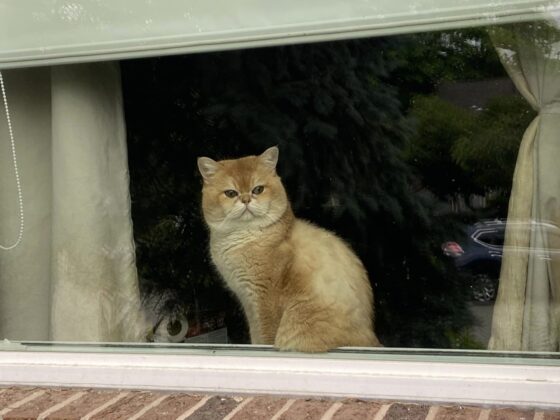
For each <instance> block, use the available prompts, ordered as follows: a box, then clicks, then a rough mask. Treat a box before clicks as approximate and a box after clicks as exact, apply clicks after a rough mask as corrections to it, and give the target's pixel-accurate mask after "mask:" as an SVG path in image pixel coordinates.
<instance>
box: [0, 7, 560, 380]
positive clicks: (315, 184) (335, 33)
mask: <svg viewBox="0 0 560 420" xmlns="http://www.w3.org/2000/svg"><path fill="white" fill-rule="evenodd" d="M331 6H332V7H318V8H316V9H315V8H313V7H312V5H310V6H309V10H307V13H308V16H311V17H314V19H315V20H313V19H312V21H310V22H305V21H303V20H298V19H299V18H296V17H294V16H292V15H291V12H290V9H289V8H286V10H282V11H281V10H277V12H278V13H277V14H273V13H271V12H270V11H265V10H260V9H258V8H254V9H251V13H247V14H241V15H240V14H239V13H236V14H233V16H237V19H238V20H239V21H238V22H236V21H235V19H232V18H231V16H230V15H228V14H227V13H224V14H223V15H222V14H221V13H222V11H221V9H220V12H219V13H218V12H217V13H215V14H212V13H209V11H208V10H206V9H204V8H201V9H200V10H198V9H197V8H196V7H195V8H193V9H192V10H183V9H180V10H179V7H180V5H179V4H174V5H170V6H169V8H168V9H166V10H165V11H162V12H161V13H159V12H157V11H155V10H154V9H152V8H151V6H149V5H143V6H135V7H134V8H132V9H131V10H134V11H135V12H137V13H138V16H140V15H142V13H143V14H144V15H145V16H148V17H150V16H153V19H152V18H147V19H144V20H138V19H139V18H138V17H130V18H129V17H126V14H123V13H124V12H125V10H124V9H123V10H117V11H114V12H115V13H114V14H113V15H111V14H109V15H105V14H104V13H106V12H107V10H105V9H104V8H103V6H99V7H100V9H99V10H96V9H89V8H86V7H85V6H84V5H80V4H79V3H77V4H73V5H67V4H61V5H60V7H58V8H56V9H52V10H41V9H40V8H38V9H37V10H36V11H35V12H34V14H33V19H34V20H35V21H37V22H38V23H37V24H38V25H39V26H42V27H43V26H44V27H45V28H48V29H49V32H48V37H47V39H46V40H45V41H44V42H45V43H47V44H48V45H50V48H48V49H46V50H44V47H40V45H43V44H42V43H40V42H38V41H37V37H36V36H35V37H32V36H29V37H22V38H17V39H15V40H14V41H2V42H5V43H7V44H4V47H2V50H1V51H0V60H2V63H4V65H3V68H4V69H5V70H3V76H4V83H5V87H6V93H7V97H8V107H9V110H10V116H11V122H12V125H13V128H14V130H13V134H14V136H13V137H14V140H15V145H16V149H17V154H15V153H14V154H13V155H12V149H11V145H10V136H9V135H7V133H8V129H7V123H6V121H7V120H6V119H1V122H0V129H1V131H0V132H2V133H4V134H3V135H2V136H1V137H0V140H1V144H0V148H1V149H0V150H1V151H2V153H1V154H0V162H1V164H0V171H2V172H1V178H0V179H1V181H0V196H1V197H3V198H2V200H1V203H2V204H1V205H0V206H1V207H0V215H1V216H0V244H2V245H9V243H10V241H11V238H17V237H18V232H19V228H20V226H21V225H22V224H23V220H22V219H21V217H20V216H21V215H20V211H19V210H20V209H19V207H18V206H19V200H18V183H17V182H16V177H14V165H15V164H16V162H17V164H18V169H19V173H20V177H21V188H22V189H23V215H24V216H25V224H23V226H24V231H23V232H24V236H23V241H22V242H21V244H19V245H18V246H17V247H16V248H14V249H13V250H6V251H2V252H1V253H0V336H1V338H3V339H4V338H5V339H6V340H7V341H6V343H5V349H6V350H7V351H11V350H14V349H16V350H17V349H21V348H27V349H35V350H38V351H41V352H45V351H47V350H49V349H54V350H58V351H67V352H77V353H78V354H79V352H80V351H86V352H87V351H98V352H106V351H108V350H112V351H117V352H125V353H126V352H145V353H147V354H152V355H153V354H154V353H157V354H161V353H165V354H167V353H171V354H176V353H177V352H179V353H181V352H184V354H190V355H197V356H199V357H201V358H204V360H205V363H210V364H211V363H213V362H211V358H210V357H209V356H208V354H209V352H212V351H214V352H218V354H220V355H223V356H225V357H228V356H231V355H232V354H233V355H234V356H235V357H238V358H239V359H238V363H241V364H243V363H250V362H247V360H251V357H253V356H254V357H255V360H258V358H259V356H261V357H265V356H266V357H270V358H273V359H274V358H277V359H278V360H284V359H292V360H296V359H297V360H300V359H298V358H299V357H301V358H303V360H305V361H306V363H307V362H309V363H315V362H312V361H325V360H327V361H329V362H328V363H332V365H331V366H334V364H336V363H339V365H337V366H339V368H340V369H342V370H344V369H349V370H352V369H354V370H353V371H354V372H358V369H361V368H364V369H366V367H364V366H366V365H367V363H366V362H371V361H372V360H373V361H379V360H383V359H385V358H388V359H391V360H403V359H399V357H402V358H404V359H406V360H409V361H410V360H412V361H416V362H418V361H429V362H441V361H445V362H447V363H450V364H456V365H458V366H461V362H460V361H461V360H465V359H461V358H467V359H468V358H469V357H470V358H474V359H468V360H469V361H470V362H471V363H472V362H475V363H486V362H488V361H489V362H488V363H494V364H496V363H497V364H500V363H501V362H503V361H504V360H505V361H508V362H512V363H521V364H523V365H536V366H538V367H539V368H542V367H543V366H550V365H556V364H557V363H558V351H559V348H558V346H559V336H558V323H559V322H560V319H558V317H557V315H558V311H557V306H558V302H557V299H556V295H557V293H556V291H557V287H558V281H559V279H558V273H557V267H556V266H557V261H556V260H557V256H556V252H555V251H554V250H555V249H557V248H558V245H559V244H556V242H555V241H556V239H557V237H558V234H557V230H558V226H559V224H560V220H558V212H557V209H556V208H555V204H554V203H556V202H557V200H558V191H559V189H558V188H557V187H558V185H557V177H556V176H555V175H556V161H555V160H554V157H555V156H557V153H558V152H557V149H558V147H559V146H558V145H557V144H556V143H557V142H556V140H555V139H556V138H557V133H558V130H559V129H560V127H558V118H557V114H558V110H557V102H558V95H559V90H560V88H559V86H560V81H559V80H557V75H558V68H559V66H560V64H559V62H560V61H559V57H558V42H559V37H558V33H559V32H558V22H557V19H556V18H555V17H554V16H555V15H554V13H555V12H556V11H557V8H556V7H555V6H554V5H548V6H549V8H548V9H547V8H546V7H545V5H543V4H541V2H535V4H526V3H517V2H509V3H503V4H500V5H492V6H487V5H486V4H485V2H479V3H477V4H473V5H471V6H472V7H469V8H466V9H460V8H458V7H449V5H447V6H446V7H443V6H445V5H442V6H441V7H438V8H437V9H434V10H431V9H426V11H425V12H415V11H411V10H410V8H408V7H405V6H403V5H402V4H400V3H398V2H397V3H395V4H394V5H388V6H387V7H389V8H394V10H393V9H390V10H385V11H384V12H381V11H377V10H375V11H373V12H371V11H370V12H368V13H367V16H368V18H367V19H362V20H360V19H359V17H360V16H363V12H364V10H362V9H361V8H360V7H358V6H355V8H354V9H352V8H351V7H348V8H346V7H343V5H337V4H335V3H333V4H332V5H331ZM370 6H372V5H370ZM418 6H419V7H420V6H422V4H418ZM424 6H425V5H424ZM96 7H97V6H96ZM144 7H145V8H146V9H142V8H144ZM201 7H202V6H201ZM228 7H232V6H228ZM294 7H295V6H294ZM302 7H303V6H302ZM403 7H404V8H403ZM228 10H229V9H228ZM224 11H225V10H224ZM404 11H406V13H405V12H404ZM9 12H10V13H12V14H14V15H13V16H12V17H13V18H14V22H17V19H25V17H22V15H19V14H18V13H19V12H17V13H16V11H15V10H11V11H10V10H9ZM230 12H231V10H230ZM337 14H338V15H340V19H336V17H337ZM485 14H490V16H492V17H493V18H495V21H492V20H490V21H489V20H484V16H485ZM8 15H9V14H8ZM144 15H143V16H144ZM263 16H266V18H267V19H269V20H266V19H264V18H263ZM16 18H17V19H16ZM119 19H120V20H119ZM135 19H136V20H135ZM263 19H264V20H263ZM140 21H141V22H142V25H140V26H138V25H136V26H135V25H133V24H132V23H133V22H136V23H138V22H140ZM115 22H120V23H121V24H122V25H123V26H122V28H123V30H122V32H120V33H119V32H114V31H109V30H108V28H109V29H110V28H113V29H114V28H116V27H119V26H116V24H115ZM185 22H188V24H187V23H185ZM263 22H265V23H263ZM360 22H362V23H360ZM125 23H126V25H125ZM490 23H491V24H492V25H489V24H490ZM14 24H15V23H13V24H12V23H11V25H14ZM182 24H185V25H186V29H185V27H184V26H181V25H182ZM127 25H128V26H127ZM197 25H198V26H197ZM235 25H238V26H235ZM11 28H12V30H16V29H17V28H15V27H13V26H11ZM64 28H73V29H74V34H75V39H74V41H72V42H73V43H69V42H68V41H64V42H63V41H61V39H62V38H61V36H62V32H61V30H62V29H64ZM159 31H163V32H159ZM161 33H164V34H165V35H166V37H164V36H159V35H160V34H161ZM142 34H146V37H144V38H142V37H141V35H142ZM290 34H292V35H293V36H292V35H290ZM88 37H92V38H91V39H92V40H93V42H91V43H89V44H83V43H82V42H85V40H87V39H88ZM303 41H321V42H313V43H307V42H303ZM10 42H11V44H10ZM239 47H243V48H242V49H235V50H233V51H229V50H231V49H232V48H239ZM255 47H265V48H255ZM40 48H43V51H42V54H39V53H38V51H39V50H40ZM226 50H228V51H226ZM194 52H196V53H197V54H193V53H194ZM186 53H188V54H186ZM139 57H141V58H139ZM99 59H103V60H105V61H100V62H95V63H89V61H91V60H99ZM109 59H111V61H107V60H109ZM117 60H118V61H117ZM65 61H68V62H71V63H72V64H65V65H60V66H54V65H52V66H49V67H47V66H43V67H34V68H27V67H26V66H28V65H30V64H31V65H33V66H36V65H37V64H49V65H51V64H62V63H64V62H65ZM8 68H10V69H8ZM274 146H277V147H278V149H279V157H278V163H277V166H276V158H275V156H276V155H275V154H274V153H275V152H272V153H273V154H274V159H272V158H269V157H267V156H268V155H266V154H265V155H263V156H262V159H263V160H264V161H266V159H269V160H271V159H272V160H274V166H275V167H276V169H277V171H278V173H279V174H280V176H281V177H282V182H283V185H284V186H285V188H286V191H287V196H288V198H289V202H290V205H291V208H292V209H293V211H294V213H295V215H296V217H298V218H302V219H306V220H309V221H311V222H313V223H314V224H316V225H317V226H320V227H322V228H324V229H328V230H329V231H331V232H334V233H335V234H336V235H337V236H338V237H340V238H341V239H343V240H344V241H345V242H346V243H347V244H348V245H349V247H350V248H351V249H352V253H355V255H356V256H357V257H358V258H359V260H360V261H361V262H362V263H363V265H364V267H365V269H366V270H367V273H368V278H369V280H368V281H369V283H368V287H369V285H371V288H372V289H373V297H374V313H375V318H374V320H375V322H374V323H375V333H376V335H377V337H378V338H379V340H380V342H381V343H383V345H384V346H385V347H384V348H375V347H370V346H365V345H355V346H351V348H343V349H338V350H336V349H335V350H333V351H332V352H331V353H327V354H318V355H317V354H316V355H298V354H286V353H278V352H276V351H274V350H272V349H271V348H268V347H259V346H256V347H253V348H250V346H249V344H250V342H251V338H253V341H255V337H258V340H257V341H256V343H257V344H262V343H272V342H271V341H270V339H266V338H264V337H263V336H264V334H260V335H259V333H258V332H255V331H256V330H255V327H254V325H257V326H258V325H262V324H259V322H261V323H262V321H254V320H253V321H254V322H256V324H251V326H250V327H251V328H249V326H248V325H247V322H246V321H247V318H251V316H250V311H251V310H253V309H251V308H252V306H251V305H253V303H252V302H251V301H250V299H251V297H247V296H244V295H242V292H239V290H238V291H237V294H238V295H240V298H239V299H240V300H241V301H242V303H243V305H240V304H239V299H238V298H236V297H235V296H234V294H232V293H231V292H230V291H228V289H227V288H226V287H225V285H224V281H223V279H222V278H221V277H224V276H226V277H227V275H228V271H227V270H230V271H232V272H233V271H235V270H233V269H231V268H228V267H225V268H224V267H220V262H219V261H217V260H216V256H214V257H211V256H210V255H209V253H208V247H209V245H208V241H209V231H210V232H211V231H212V226H210V229H209V228H208V226H207V224H206V222H208V220H209V219H208V217H207V216H206V222H205V217H204V216H203V212H202V210H201V187H202V182H203V181H202V178H203V177H204V175H205V173H204V166H203V167H201V166H200V165H197V159H196V158H197V157H200V156H206V157H209V158H211V159H214V160H216V161H219V160H221V159H224V158H239V157H242V156H247V155H259V154H261V153H263V152H264V153H266V152H265V151H266V150H268V151H270V150H271V149H270V148H271V147H274ZM16 158H17V159H16ZM214 160H207V161H205V162H206V163H207V164H209V165H214V164H216V162H214ZM208 162H210V163H208ZM211 162H214V163H211ZM200 172H202V174H201V173H200ZM129 181H130V182H129ZM129 185H130V188H129ZM224 188H225V187H224ZM224 188H223V189H224ZM268 188H269V185H268V184H263V185H261V184H259V185H256V184H255V185H252V184H251V188H249V190H248V192H246V191H242V190H241V188H240V187H239V188H238V186H236V185H233V186H231V187H227V188H225V189H224V191H220V193H223V197H222V200H242V199H243V197H242V195H243V194H246V195H247V196H251V197H252V198H251V199H252V200H257V196H259V195H260V194H261V193H263V192H265V195H266V193H267V191H268ZM224 202H226V201H224ZM228 203H229V201H228ZM245 204H246V203H245ZM267 226H268V225H267ZM302 226H303V225H302ZM305 226H307V225H305ZM302 229H304V228H302ZM305 229H312V228H309V227H306V228H305ZM304 232H308V233H304V234H302V238H303V239H306V240H307V242H305V243H303V242H298V243H299V246H301V247H303V246H308V247H309V246H310V247H317V248H318V247H320V246H321V245H322V243H321V241H317V242H316V244H314V243H313V240H312V238H313V234H312V233H311V232H316V231H312V230H310V231H304ZM306 235H308V236H307V237H306ZM303 239H302V241H303ZM324 241H325V243H328V242H329V241H335V240H334V239H333V237H326V239H324ZM337 243H338V242H337ZM258 246H260V247H262V246H263V245H261V244H259V245H258ZM337 249H338V251H336V252H333V253H332V254H330V256H329V257H328V258H325V259H324V260H323V263H322V265H321V268H322V267H324V266H326V262H328V261H329V259H332V260H335V259H337V258H340V254H341V253H346V252H348V253H350V251H348V249H347V248H345V247H343V246H342V245H340V248H337ZM297 252H304V251H303V248H300V250H298V251H296V253H297ZM325 252H326V251H325ZM313 255H315V254H313ZM349 255H352V254H349ZM347 258H349V260H348V261H350V260H351V261H356V260H354V259H353V258H354V257H351V256H350V257H347ZM282 264H288V263H285V262H284V263H283V262H282V261H280V260H274V261H271V262H270V265H269V266H270V267H273V268H274V269H276V268H278V267H280V268H279V270H282V267H283V265H282ZM288 265H289V264H288ZM288 265H286V267H287V266H288ZM215 266H216V267H217V270H216V269H215V268H214V267H215ZM226 266H227V264H226ZM271 269H272V268H271ZM333 270H334V269H333ZM218 271H220V272H221V276H220V274H218ZM333 272H334V271H333ZM360 272H361V271H360ZM224 273H225V275H224ZM232 275H233V274H232ZM343 275H346V272H344V273H343ZM230 286H231V285H230ZM321 287H323V288H325V287H332V288H333V290H336V289H337V288H339V286H338V284H337V283H336V282H335V283H328V282H326V281H325V282H324V283H322V285H321ZM232 288H233V289H234V291H235V287H232ZM322 290H324V289H322ZM345 290H346V289H344V288H339V289H338V290H337V291H336V292H332V295H335V296H336V299H334V300H333V304H335V303H336V304H338V303H340V302H341V301H342V300H343V299H344V298H343V296H344V293H345ZM244 299H245V300H244ZM247 299H249V301H247ZM274 299H277V297H275V298H274ZM274 299H273V304H275V305H278V307H281V306H282V305H279V304H278V302H277V301H274ZM366 300H367V299H366ZM353 309H354V307H353ZM318 313H324V312H321V311H319V312H318ZM248 314H249V315H248ZM277 315H278V316H281V315H282V314H281V313H280V314H277ZM331 320H332V323H335V322H338V320H337V319H336V317H331V318H330V320H324V321H323V322H324V323H325V324H324V325H326V326H328V325H329V324H330V323H331ZM370 320H371V319H370ZM277 321H278V320H273V321H272V323H273V324H274V322H276V323H277V324H278V322H277ZM308 321H309V320H308ZM325 328H326V327H325ZM341 329H342V331H343V332H342V333H341V334H342V335H343V336H345V337H346V336H348V337H350V336H352V332H353V331H350V330H353V329H354V326H349V327H345V326H343V327H341ZM347 330H348V331H347ZM267 340H268V341H267ZM60 342H66V344H64V345H63V346H61V345H60ZM76 342H88V343H90V344H87V345H84V344H82V345H78V344H75V343H76ZM52 343H59V344H55V345H52V346H51V344H52ZM107 343H127V344H122V345H117V344H107ZM131 343H136V344H131ZM352 343H353V342H352ZM232 344H235V345H238V346H231V345H232ZM19 346H23V347H19ZM397 349H398V350H397ZM407 349H408V350H407ZM418 349H422V350H418ZM426 349H430V350H426ZM231 352H233V353H231ZM508 352H514V353H508ZM47 353H48V352H47ZM48 354H50V353H48ZM74 357H77V358H79V357H81V356H79V355H75V356H74ZM116 357H120V356H116ZM266 357H265V358H266ZM407 358H408V359H407ZM422 358H424V359H422ZM101 359H102V358H101ZM101 359H99V360H101ZM199 360H202V359H199ZM100 363H101V362H100ZM135 363H136V362H135ZM138 363H139V364H141V361H140V360H138ZM216 363H218V364H220V363H222V362H221V361H218V362H216ZM259 363H260V362H259ZM345 363H348V364H345ZM352 363H357V364H356V365H354V367H353V368H351V367H349V366H350V365H351V364H352ZM257 364H258V363H257ZM313 366H315V365H313ZM357 366H360V368H358V367H357ZM367 366H369V365H367ZM222 367H223V366H222ZM191 368H192V369H195V367H194V365H193V366H191ZM457 368H458V369H460V368H459V367H457ZM317 369H318V370H317V371H315V373H317V372H319V371H320V368H317ZM498 370H499V369H498ZM418 372H420V371H418ZM423 374H424V373H423V371H422V372H420V373H418V375H419V376H421V375H423ZM542 374H544V373H542Z"/></svg>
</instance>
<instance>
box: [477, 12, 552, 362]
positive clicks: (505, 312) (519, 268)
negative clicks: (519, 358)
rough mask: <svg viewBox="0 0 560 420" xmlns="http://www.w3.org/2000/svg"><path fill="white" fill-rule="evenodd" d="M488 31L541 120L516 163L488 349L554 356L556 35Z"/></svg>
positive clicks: (544, 28)
mask: <svg viewBox="0 0 560 420" xmlns="http://www.w3.org/2000/svg"><path fill="white" fill-rule="evenodd" d="M491 34H492V37H493V41H494V43H495V45H496V48H497V51H498V53H499V56H500V59H501V61H502V63H503V65H504V67H505V68H506V70H507V71H508V73H509V75H510V77H511V79H512V80H513V82H514V83H515V85H516V86H517V89H518V90H519V92H520V93H521V94H522V95H523V96H524V97H525V99H526V100H527V101H528V102H529V103H530V104H531V105H532V106H533V108H534V109H535V110H537V111H538V112H539V115H538V116H537V117H536V118H535V120H534V121H533V122H532V123H531V124H530V126H529V127H528V128H527V130H526V132H525V134H524V136H523V140H522V142H521V147H520V150H519V155H518V159H517V166H516V169H515V174H514V179H513V188H512V193H511V198H510V203H509V213H508V226H507V229H506V238H505V246H504V257H503V262H502V271H501V274H500V285H499V290H498V296H497V299H496V304H495V308H494V316H493V321H492V336H491V339H490V342H489V345H488V348H489V349H493V350H525V351H558V350H559V337H560V333H559V328H560V31H559V30H558V28H557V27H556V24H555V23H549V22H534V23H522V24H516V25H511V26H505V27H500V28H496V29H493V30H492V31H491Z"/></svg>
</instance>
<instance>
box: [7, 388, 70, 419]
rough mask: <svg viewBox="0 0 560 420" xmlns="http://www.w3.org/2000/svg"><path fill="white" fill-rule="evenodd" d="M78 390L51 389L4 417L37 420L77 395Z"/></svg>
mask: <svg viewBox="0 0 560 420" xmlns="http://www.w3.org/2000/svg"><path fill="white" fill-rule="evenodd" d="M77 392H78V391H76V390H69V389H66V390H54V389H49V390H47V391H46V392H45V393H44V394H43V395H41V396H40V397H37V398H35V399H33V400H31V401H29V402H28V403H26V404H24V405H22V406H21V407H19V408H17V409H15V410H12V411H10V412H9V413H8V414H6V415H4V419H5V420H10V419H35V418H37V416H38V415H39V414H41V413H42V412H43V411H45V410H47V409H48V408H51V407H52V406H54V405H57V404H59V403H61V402H62V401H64V400H66V399H67V398H69V397H70V396H71V395H73V394H76V393H77Z"/></svg>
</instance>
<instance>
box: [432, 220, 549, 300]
mask: <svg viewBox="0 0 560 420" xmlns="http://www.w3.org/2000/svg"><path fill="white" fill-rule="evenodd" d="M509 224H510V229H515V230H516V231H520V230H528V231H529V232H528V233H529V234H533V233H535V232H536V231H537V230H540V232H542V233H543V234H544V236H545V237H547V238H553V237H556V238H560V228H559V227H558V226H556V225H555V224H553V223H550V222H542V221H534V220H531V221H510V222H509ZM505 229H506V220H505V219H496V220H488V221H481V222H478V223H475V224H474V225H470V226H468V227H467V229H466V232H465V233H466V235H465V238H464V239H462V240H460V241H458V242H453V241H450V242H445V243H444V244H442V249H443V252H444V254H445V255H447V256H449V257H451V258H453V259H454V260H455V266H456V267H457V268H458V269H459V270H461V271H463V272H465V273H466V274H468V275H469V278H470V282H471V288H472V298H473V299H474V300H476V301H479V302H490V301H493V300H494V299H495V298H496V293H497V290H498V280H499V278H500V268H501V265H502V256H503V254H504V253H505V252H512V253H517V254H519V253H531V254H533V255H534V256H536V257H537V258H543V259H551V258H555V257H558V256H560V249H556V248H554V247H551V246H549V247H538V246H533V247H526V248H523V247H521V248H520V247H504V237H505ZM549 243H550V241H549ZM555 243H558V242H555Z"/></svg>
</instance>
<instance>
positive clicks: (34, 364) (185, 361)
mask: <svg viewBox="0 0 560 420" xmlns="http://www.w3.org/2000/svg"><path fill="white" fill-rule="evenodd" d="M3 347H4V351H0V384H2V385H34V386H57V387H59V386H61V387H95V388H125V389H152V390H155V389H158V390H175V391H187V392H194V393H210V394H216V393H219V394H237V395H239V394H266V395H291V396H315V397H324V398H365V399H376V400H399V401H415V402H429V403H453V404H471V405H496V406H517V407H536V408H555V409H558V408H560V363H559V359H558V355H557V354H552V353H549V354H545V353H541V354H536V353H533V354H532V355H528V356H522V355H520V354H518V353H517V354H516V353H511V354H508V353H498V354H493V353H490V352H472V355H470V354H469V352H462V351H440V352H437V351H434V350H425V351H422V350H411V349H377V350H369V351H365V352H362V353H360V352H348V353H338V354H337V353H331V354H322V355H307V354H297V353H281V352H276V351H272V349H269V348H268V349H267V348H266V347H255V348H251V349H248V348H247V347H246V346H245V347H243V346H241V347H240V346H220V347H219V348H217V349H214V350H210V349H209V348H208V346H204V345H202V346H196V345H194V346H192V345H191V346H180V345H178V346H158V345H154V346H147V345H133V344H132V345H130V346H129V347H125V346H122V345H120V346H119V347H118V349H117V352H115V350H114V349H112V350H111V349H110V350H109V351H110V353H108V352H107V350H106V349H103V348H101V347H96V346H95V345H90V346H87V345H85V346H84V347H82V348H80V345H77V346H75V345H74V346H72V345H64V344H59V345H52V344H49V345H48V346H47V345H45V346H44V347H43V348H42V349H41V348H39V349H35V348H34V347H33V346H32V347H28V348H27V349H24V350H23V351H21V350H18V349H19V348H22V347H21V346H19V345H8V346H6V345H4V346H3ZM531 356H532V357H531Z"/></svg>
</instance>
